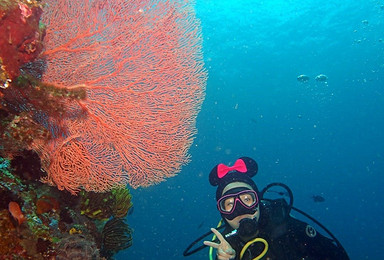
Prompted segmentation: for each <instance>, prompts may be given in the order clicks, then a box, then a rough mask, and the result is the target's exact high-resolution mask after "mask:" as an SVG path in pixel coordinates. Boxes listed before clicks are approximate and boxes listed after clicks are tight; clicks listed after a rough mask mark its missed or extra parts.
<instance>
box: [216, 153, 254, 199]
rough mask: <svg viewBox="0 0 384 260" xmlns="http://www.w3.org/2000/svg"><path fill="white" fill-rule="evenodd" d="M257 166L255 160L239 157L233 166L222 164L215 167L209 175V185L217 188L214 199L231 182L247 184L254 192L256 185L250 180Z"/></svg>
mask: <svg viewBox="0 0 384 260" xmlns="http://www.w3.org/2000/svg"><path fill="white" fill-rule="evenodd" d="M257 171H258V166H257V163H256V161H255V160H253V159H252V158H249V157H241V158H239V159H237V160H236V162H235V164H234V165H233V166H226V165H224V164H222V163H220V164H218V165H216V166H215V167H213V169H212V170H211V173H210V174H209V183H210V184H211V185H212V186H218V187H217V191H216V198H217V197H219V198H220V196H221V192H222V191H223V189H224V188H225V186H227V185H228V184H229V183H231V182H244V183H247V184H249V185H250V186H251V187H252V188H253V189H254V190H255V191H258V190H257V186H256V184H255V183H254V182H253V180H252V179H251V178H252V177H253V176H255V175H256V174H257Z"/></svg>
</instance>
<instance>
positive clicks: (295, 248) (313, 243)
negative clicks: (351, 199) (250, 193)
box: [223, 200, 349, 260]
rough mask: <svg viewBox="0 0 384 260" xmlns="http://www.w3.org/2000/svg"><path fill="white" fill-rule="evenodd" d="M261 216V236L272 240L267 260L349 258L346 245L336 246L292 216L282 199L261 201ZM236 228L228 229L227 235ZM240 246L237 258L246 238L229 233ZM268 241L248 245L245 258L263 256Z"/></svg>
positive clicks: (248, 259) (339, 259) (233, 243)
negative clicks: (265, 243) (343, 246)
mask: <svg viewBox="0 0 384 260" xmlns="http://www.w3.org/2000/svg"><path fill="white" fill-rule="evenodd" d="M260 213H261V217H260V220H259V227H258V230H259V233H258V234H257V237H259V238H263V239H265V240H266V241H267V242H268V251H267V252H266V254H265V255H264V257H263V258H261V259H263V260H266V259H268V260H348V259H349V257H348V255H347V254H346V252H345V251H344V249H343V248H340V247H338V246H336V244H335V243H334V242H333V240H331V239H329V238H327V237H325V236H323V235H321V234H319V233H318V232H317V231H316V230H315V229H314V228H313V227H311V226H310V225H308V224H307V223H304V222H302V221H300V220H297V219H295V218H293V217H292V216H290V215H289V214H288V212H287V206H286V203H285V201H284V200H282V201H279V200H278V201H273V202H269V201H263V202H262V203H260ZM231 231H232V230H231V229H225V230H224V232H223V235H226V234H229V233H230V232H231ZM226 240H227V241H228V242H229V243H230V244H231V246H232V247H233V249H235V250H236V258H235V259H236V260H239V259H240V252H241V250H242V248H243V247H244V245H245V244H246V242H248V241H249V240H248V241H245V242H244V241H243V240H242V239H241V238H240V237H239V236H238V235H232V236H228V237H226ZM263 249H264V244H262V243H260V242H256V243H254V244H252V245H251V246H249V247H248V249H247V250H246V251H245V253H244V256H243V258H242V260H250V259H254V258H255V257H257V256H259V255H260V254H261V252H262V251H263Z"/></svg>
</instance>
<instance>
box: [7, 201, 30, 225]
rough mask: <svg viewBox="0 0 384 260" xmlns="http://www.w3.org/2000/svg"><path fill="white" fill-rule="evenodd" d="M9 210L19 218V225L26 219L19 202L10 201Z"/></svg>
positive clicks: (13, 215) (15, 217) (14, 216)
mask: <svg viewBox="0 0 384 260" xmlns="http://www.w3.org/2000/svg"><path fill="white" fill-rule="evenodd" d="M8 210H9V212H10V213H11V215H12V217H13V218H14V219H16V220H17V222H18V223H19V225H21V224H22V223H23V222H24V221H25V220H26V218H25V217H24V215H23V212H21V209H20V206H19V204H18V203H17V202H14V201H11V202H9V204H8Z"/></svg>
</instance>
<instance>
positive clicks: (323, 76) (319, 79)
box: [315, 74, 328, 82]
mask: <svg viewBox="0 0 384 260" xmlns="http://www.w3.org/2000/svg"><path fill="white" fill-rule="evenodd" d="M315 80H316V81H320V82H325V81H327V80H328V76H327V75H324V74H319V75H317V76H316V78H315Z"/></svg>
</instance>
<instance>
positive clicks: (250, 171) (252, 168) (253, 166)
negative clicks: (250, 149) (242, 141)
mask: <svg viewBox="0 0 384 260" xmlns="http://www.w3.org/2000/svg"><path fill="white" fill-rule="evenodd" d="M240 159H241V160H243V161H244V163H245V165H246V166H247V172H246V173H245V174H246V175H247V176H248V177H250V178H252V177H253V176H255V175H256V174H257V171H258V170H259V166H258V165H257V162H256V161H255V160H253V159H252V158H249V157H241V158H240Z"/></svg>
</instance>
